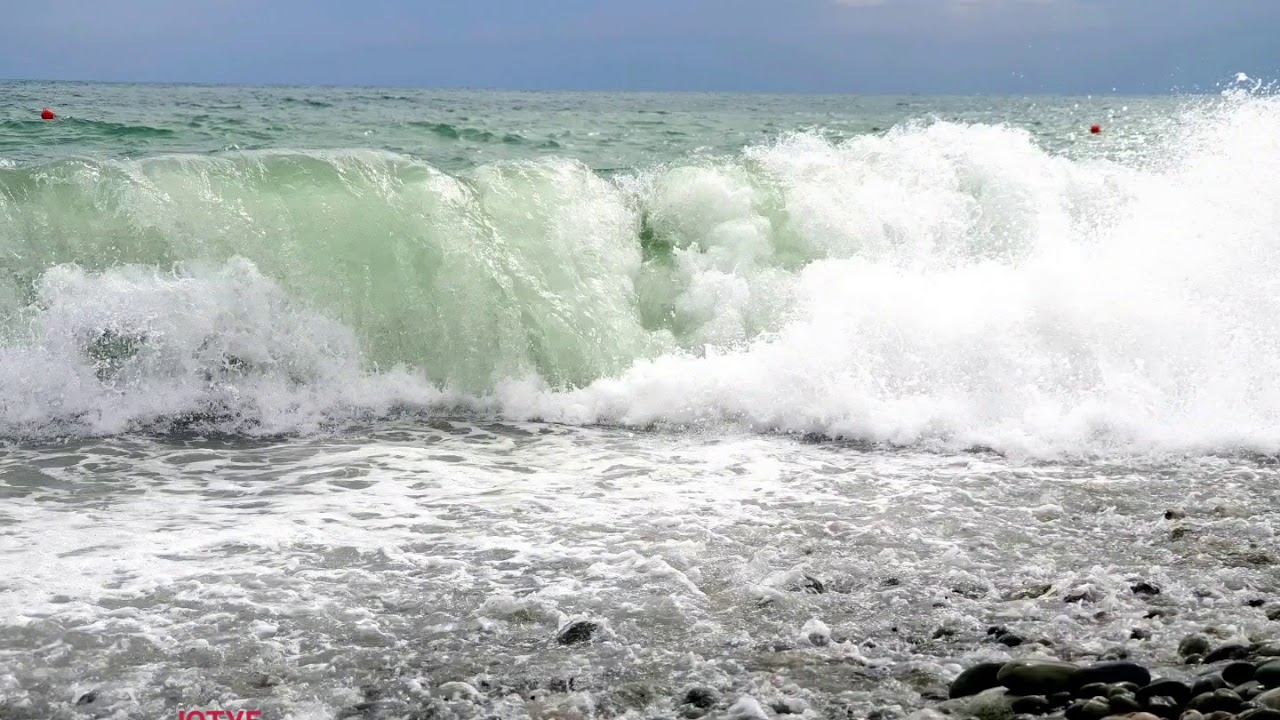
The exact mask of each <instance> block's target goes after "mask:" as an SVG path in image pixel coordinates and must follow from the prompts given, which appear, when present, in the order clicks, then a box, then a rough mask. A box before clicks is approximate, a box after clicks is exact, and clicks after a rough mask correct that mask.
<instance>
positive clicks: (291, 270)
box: [0, 96, 1280, 454]
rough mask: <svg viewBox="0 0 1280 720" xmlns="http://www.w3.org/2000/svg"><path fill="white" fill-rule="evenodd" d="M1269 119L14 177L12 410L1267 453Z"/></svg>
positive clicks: (242, 157)
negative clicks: (403, 414) (593, 157)
mask: <svg viewBox="0 0 1280 720" xmlns="http://www.w3.org/2000/svg"><path fill="white" fill-rule="evenodd" d="M1278 128H1280V104H1277V102H1276V101H1275V100H1274V99H1272V98H1268V97H1250V96H1234V97H1229V98H1227V99H1225V100H1223V101H1221V102H1219V103H1216V104H1211V103H1203V104H1200V105H1199V106H1197V107H1196V108H1194V109H1191V110H1188V111H1187V113H1186V114H1185V115H1184V116H1183V117H1180V118H1178V119H1177V122H1176V123H1172V124H1171V125H1170V127H1169V129H1168V131H1167V132H1166V133H1165V134H1164V135H1163V136H1162V137H1161V138H1159V140H1158V141H1153V142H1157V143H1158V148H1157V149H1156V150H1154V151H1151V152H1149V153H1147V155H1146V156H1145V157H1144V159H1142V160H1138V159H1134V160H1132V161H1126V162H1117V161H1107V160H1102V159H1081V158H1072V157H1068V156H1067V155H1064V154H1060V153H1055V152H1050V151H1046V150H1045V149H1043V148H1042V147H1041V144H1040V143H1039V142H1037V140H1036V138H1035V137H1034V136H1032V135H1031V134H1030V133H1028V132H1027V131H1024V130H1021V129H1017V128H1013V127H1008V126H1000V125H976V124H967V125H966V124H956V123H947V122H933V123H908V124H904V125H901V126H899V127H897V128H895V129H893V130H892V131H890V132H888V133H885V134H877V135H866V136H861V137H855V138H853V139H849V140H845V141H843V142H838V143H833V142H831V141H829V140H827V139H824V137H823V136H822V135H820V134H815V133H797V134H792V135H789V136H787V137H785V138H782V139H780V140H778V141H776V142H772V143H767V144H762V145H756V146H751V147H748V148H747V149H746V150H744V151H743V152H741V153H739V154H737V155H733V156H725V155H701V156H691V157H689V158H687V159H686V160H684V161H680V162H674V163H669V164H663V165H654V166H651V167H648V168H646V169H641V170H637V171H633V172H627V173H620V174H611V175H609V176H608V177H604V176H602V175H600V174H597V173H595V172H593V171H591V170H590V169H589V168H588V167H586V166H584V165H582V164H580V163H578V162H576V161H572V160H568V159H564V158H543V159H539V160H527V161H520V162H499V163H490V164H484V165H481V166H478V167H476V168H474V169H472V170H469V171H466V172H454V173H446V172H444V171H441V170H439V169H436V168H435V167H432V166H431V165H429V164H427V163H425V162H423V161H421V160H417V159H415V158H413V157H410V156H408V155H405V154H398V153H391V152H385V151H366V150H351V151H307V152H302V151H269V152H266V151H264V152H243V153H227V154H220V155H214V156H196V155H168V156H158V157H151V158H143V159H136V160H107V161H90V160H72V159H68V160H62V161H58V162H54V163H46V164H42V165H35V166H30V165H28V166H18V167H5V168H0V252H2V253H3V259H2V260H0V270H2V271H3V276H2V278H0V302H3V303H4V309H3V315H4V322H5V327H6V331H5V332H6V335H5V341H4V348H5V349H4V350H3V353H4V354H5V363H4V368H5V369H4V370H3V371H0V395H2V396H3V398H4V405H3V410H2V411H0V426H2V427H3V431H4V433H5V434H6V435H9V436H15V435H16V436H24V435H25V436H29V435H39V434H41V433H46V432H50V431H52V429H53V428H57V429H58V431H59V432H66V431H68V428H72V429H73V430H72V431H74V432H89V433H95V432H96V433H101V432H108V433H110V432H119V431H122V430H124V429H128V428H129V427H134V426H137V425H139V424H143V425H145V424H147V423H151V422H154V421H157V420H161V419H164V418H171V417H175V416H181V415H183V414H191V413H196V414H200V413H205V415H207V416H208V417H212V418H217V420H216V423H220V424H219V427H222V428H223V429H225V430H227V431H231V432H261V431H262V429H263V428H269V429H270V431H272V432H279V431H287V430H303V431H305V430H307V429H308V428H313V427H316V426H317V425H321V424H323V423H325V422H342V421H344V419H348V418H352V417H366V416H371V415H372V416H376V415H378V414H379V413H383V412H390V411H391V410H392V409H393V408H403V407H411V408H416V409H418V410H421V411H432V410H436V411H448V412H456V411H458V410H459V408H460V407H461V408H462V409H463V410H464V411H469V412H496V413H499V414H501V415H504V416H507V417H512V418H521V419H528V418H539V419H545V420H553V421H558V422H570V423H623V424H634V425H640V426H647V425H651V424H659V425H661V424H670V425H687V424H696V423H707V422H714V423H726V422H727V423H739V424H742V425H744V426H747V427H751V428H755V429H758V430H761V431H784V432H805V433H817V434H821V435H827V436H833V437H846V438H853V439H861V440H870V441H876V442H890V443H901V444H924V445H936V446H951V447H968V446H972V445H986V446H991V447H995V448H998V449H1002V450H1007V451H1024V452H1032V453H1038V454H1040V453H1045V454H1049V453H1059V452H1069V453H1098V452H1111V451H1126V452H1127V451H1135V450H1150V449H1158V450H1177V449H1192V448H1195V449H1206V448H1207V449H1223V448H1236V447H1240V446H1249V447H1258V448H1272V449H1274V448H1276V447H1280V430H1277V428H1278V427H1280V381H1278V380H1277V379H1276V378H1278V377H1280V373H1278V372H1277V371H1278V370H1280V367H1277V365H1280V361H1277V360H1276V358H1277V357H1280V356H1278V355H1277V352H1276V351H1277V347H1278V346H1280V329H1278V328H1277V326H1276V325H1275V323H1274V322H1273V320H1272V319H1273V318H1274V317H1276V316H1277V311H1280V293H1278V292H1277V290H1280V287H1278V286H1277V283H1278V281H1277V279H1276V278H1277V277H1280V275H1277V272H1276V271H1277V269H1280V268H1277V264H1280V248H1278V247H1277V245H1276V242H1275V239H1276V227H1277V219H1280V200H1277V198H1278V197H1280V195H1278V194H1277V193H1276V192H1275V191H1276V189H1277V188H1280V140H1277V137H1280V136H1278V135H1277V133H1276V130H1277V129H1278ZM177 288H182V289H181V290H178V289H177ZM184 293H185V294H184ZM104 338H105V339H104ZM255 353H257V355H255ZM104 358H105V359H104ZM442 393H444V394H443V395H442ZM53 398H56V401H55V400H53ZM210 408H216V409H217V412H208V411H209V409H210Z"/></svg>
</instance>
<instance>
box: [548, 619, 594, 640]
mask: <svg viewBox="0 0 1280 720" xmlns="http://www.w3.org/2000/svg"><path fill="white" fill-rule="evenodd" d="M599 629H600V625H599V623H594V622H591V621H590V620H578V621H575V622H572V623H569V624H568V625H566V626H565V628H564V629H563V630H561V631H560V632H559V633H558V634H557V635H556V642H558V643H560V644H561V645H579V644H581V643H585V642H591V637H592V636H593V635H595V634H596V631H597V630H599Z"/></svg>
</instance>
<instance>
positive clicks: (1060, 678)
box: [996, 660, 1080, 695]
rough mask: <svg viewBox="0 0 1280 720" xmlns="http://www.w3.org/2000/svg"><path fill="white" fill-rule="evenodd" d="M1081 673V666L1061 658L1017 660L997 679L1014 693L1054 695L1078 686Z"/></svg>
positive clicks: (1009, 664) (1001, 672) (997, 676)
mask: <svg viewBox="0 0 1280 720" xmlns="http://www.w3.org/2000/svg"><path fill="white" fill-rule="evenodd" d="M1079 675H1080V668H1078V667H1076V666H1075V665H1073V664H1071V663H1068V662H1062V661H1060V660H1015V661H1013V662H1010V663H1006V664H1005V666H1004V667H1003V668H1001V669H1000V671H999V673H997V675H996V679H997V681H998V682H999V683H1000V684H1001V685H1003V686H1005V687H1006V688H1008V689H1009V692H1010V693H1012V694H1014V695H1052V694H1054V693H1058V692H1067V691H1070V690H1071V689H1072V688H1074V687H1078V686H1079V685H1080V683H1079V681H1078V678H1079Z"/></svg>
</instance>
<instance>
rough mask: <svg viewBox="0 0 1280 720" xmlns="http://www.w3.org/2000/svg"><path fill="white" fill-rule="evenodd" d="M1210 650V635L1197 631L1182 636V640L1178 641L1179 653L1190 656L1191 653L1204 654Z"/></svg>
mask: <svg viewBox="0 0 1280 720" xmlns="http://www.w3.org/2000/svg"><path fill="white" fill-rule="evenodd" d="M1207 652H1209V637H1208V636H1207V635H1202V634H1200V633H1196V634H1194V635H1188V636H1186V637H1184V638H1182V642H1180V643H1178V655H1180V656H1182V657H1184V658H1185V657H1189V656H1191V655H1204V654H1205V653H1207Z"/></svg>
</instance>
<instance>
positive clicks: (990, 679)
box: [947, 663, 1005, 698]
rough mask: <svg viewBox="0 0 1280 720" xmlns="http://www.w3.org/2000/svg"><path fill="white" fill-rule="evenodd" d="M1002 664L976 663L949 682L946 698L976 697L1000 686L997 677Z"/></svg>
mask: <svg viewBox="0 0 1280 720" xmlns="http://www.w3.org/2000/svg"><path fill="white" fill-rule="evenodd" d="M1004 665H1005V664H1004V663H978V664H977V665H974V666H973V667H971V668H967V669H965V671H964V672H962V673H960V674H959V675H957V676H956V679H955V680H952V681H951V688H950V690H949V691H948V693H947V694H948V696H949V697H953V698H959V697H968V696H970V695H977V694H978V693H980V692H982V691H983V690H990V689H991V688H993V687H999V686H1000V680H999V679H998V676H999V674H1000V669H1001V668H1003V667H1004Z"/></svg>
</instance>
